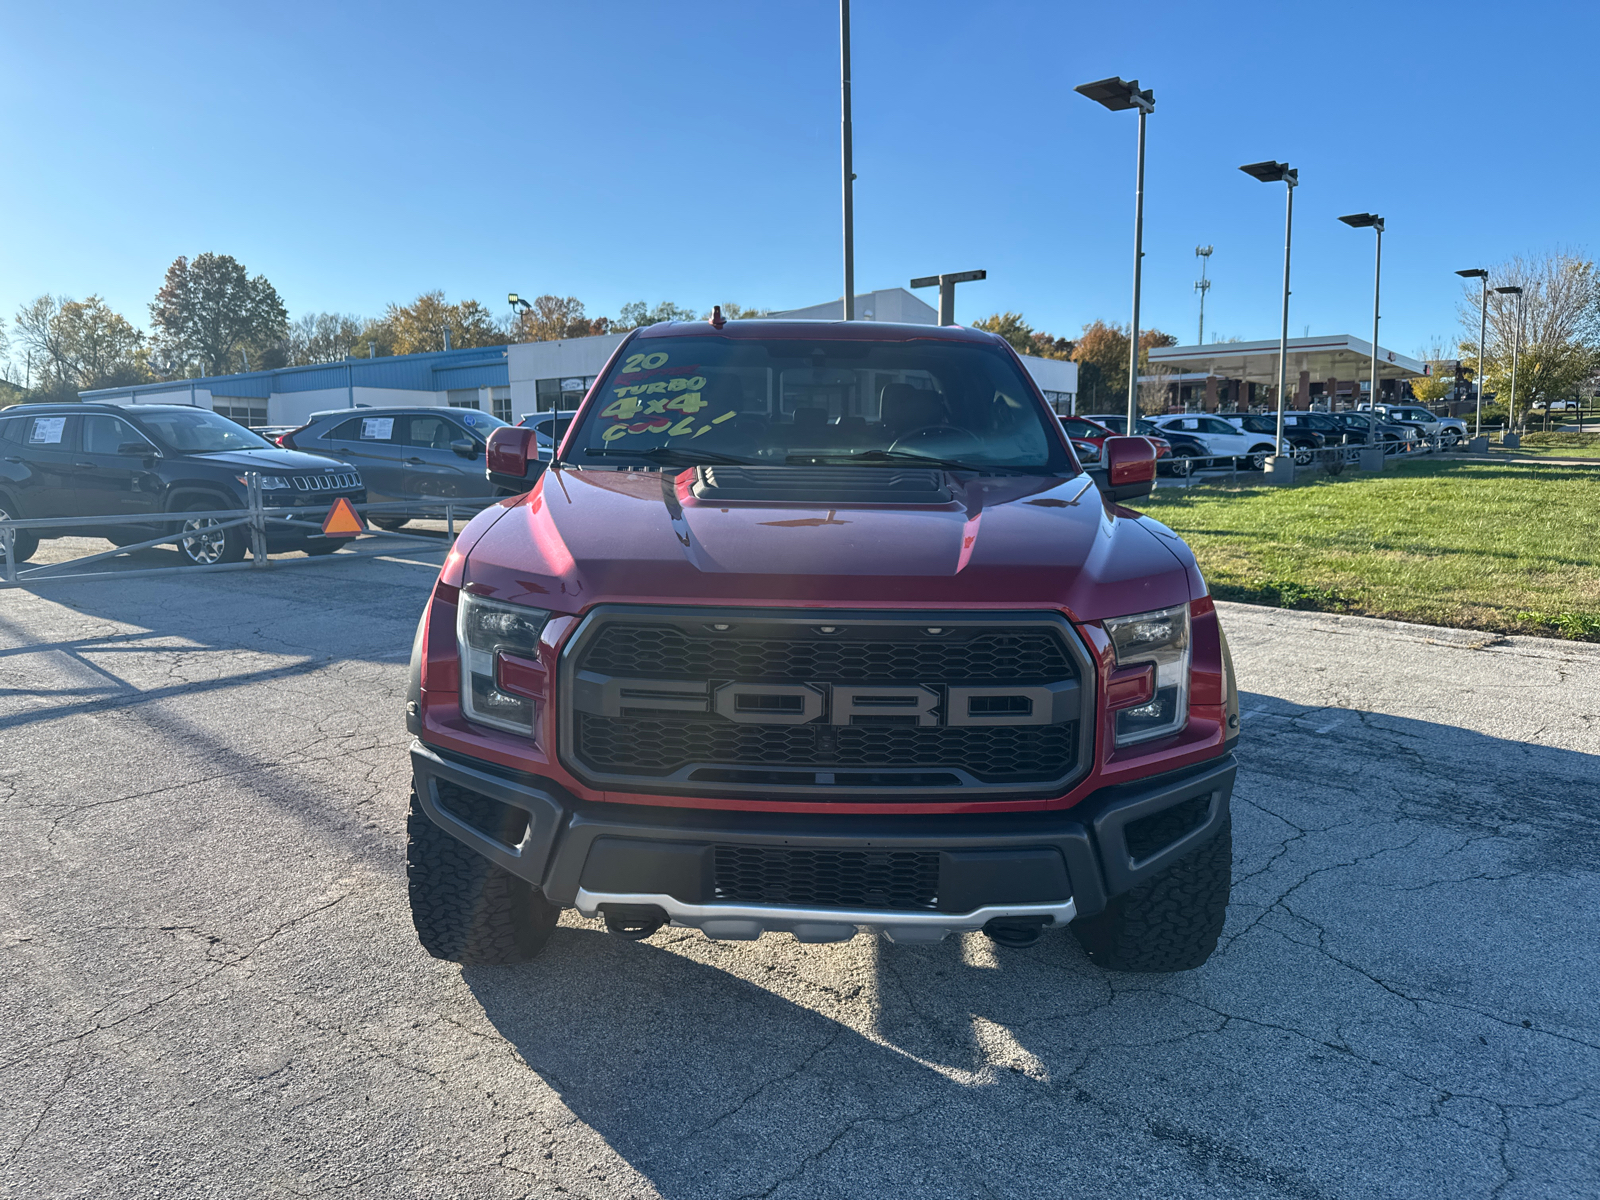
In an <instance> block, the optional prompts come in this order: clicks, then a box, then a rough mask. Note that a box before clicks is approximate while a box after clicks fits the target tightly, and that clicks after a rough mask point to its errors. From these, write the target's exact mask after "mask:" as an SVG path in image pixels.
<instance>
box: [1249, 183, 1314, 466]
mask: <svg viewBox="0 0 1600 1200" xmlns="http://www.w3.org/2000/svg"><path fill="white" fill-rule="evenodd" d="M1239 170H1241V171H1243V172H1244V173H1245V174H1246V175H1248V176H1250V177H1251V178H1252V179H1259V180H1260V181H1261V182H1262V183H1282V184H1287V185H1288V188H1287V190H1288V203H1287V205H1286V206H1285V209H1284V216H1283V326H1282V328H1281V329H1280V331H1279V333H1278V436H1277V443H1276V454H1277V457H1279V458H1282V457H1283V402H1284V398H1285V397H1284V392H1285V391H1286V390H1287V388H1288V386H1289V245H1290V243H1291V241H1292V240H1293V236H1294V189H1295V188H1297V187H1299V186H1300V172H1299V171H1296V170H1294V169H1293V168H1291V167H1290V166H1289V164H1288V163H1281V162H1272V161H1271V160H1268V161H1267V162H1258V163H1246V164H1245V165H1244V166H1242V167H1240V168H1239Z"/></svg>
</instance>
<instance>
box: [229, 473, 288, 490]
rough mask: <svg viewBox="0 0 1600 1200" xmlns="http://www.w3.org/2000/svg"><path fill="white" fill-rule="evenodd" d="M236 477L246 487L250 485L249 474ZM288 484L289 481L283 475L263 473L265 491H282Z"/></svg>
mask: <svg viewBox="0 0 1600 1200" xmlns="http://www.w3.org/2000/svg"><path fill="white" fill-rule="evenodd" d="M234 478H235V479H237V480H238V481H239V482H240V483H242V484H244V485H245V487H249V486H250V477H249V476H248V475H235V476H234ZM288 486H289V481H288V480H287V479H285V478H284V477H283V476H282V475H263V476H262V477H261V490H262V491H263V492H281V491H283V490H284V489H285V488H287V487H288Z"/></svg>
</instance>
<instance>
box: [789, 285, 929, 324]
mask: <svg viewBox="0 0 1600 1200" xmlns="http://www.w3.org/2000/svg"><path fill="white" fill-rule="evenodd" d="M771 315H772V316H773V317H774V318H776V319H777V320H780V321H842V320H844V301H843V300H842V299H841V300H829V301H828V302H827V303H826V304H811V305H807V306H806V307H805V308H791V309H787V310H785V311H783V312H775V313H772V314H771ZM856 320H858V321H895V322H898V323H900V324H904V325H937V324H938V323H939V310H938V309H936V308H934V307H933V306H932V305H929V304H926V303H924V302H923V301H922V300H920V299H918V298H917V297H916V296H913V295H912V294H911V293H910V292H908V291H906V289H905V288H883V289H881V290H879V291H876V292H863V293H862V294H861V295H859V296H857V297H856Z"/></svg>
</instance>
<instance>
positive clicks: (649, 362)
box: [622, 350, 667, 375]
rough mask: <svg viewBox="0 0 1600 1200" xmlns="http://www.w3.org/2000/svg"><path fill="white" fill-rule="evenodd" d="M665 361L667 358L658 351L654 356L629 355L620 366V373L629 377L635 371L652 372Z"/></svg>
mask: <svg viewBox="0 0 1600 1200" xmlns="http://www.w3.org/2000/svg"><path fill="white" fill-rule="evenodd" d="M666 361H667V356H666V355H665V354H663V353H661V352H660V351H659V350H658V351H656V353H654V354H630V355H628V357H627V359H626V360H625V361H624V362H623V364H622V373H623V374H624V375H631V374H633V373H634V372H635V371H654V370H655V369H656V368H657V367H659V366H662V365H663V364H665V363H666Z"/></svg>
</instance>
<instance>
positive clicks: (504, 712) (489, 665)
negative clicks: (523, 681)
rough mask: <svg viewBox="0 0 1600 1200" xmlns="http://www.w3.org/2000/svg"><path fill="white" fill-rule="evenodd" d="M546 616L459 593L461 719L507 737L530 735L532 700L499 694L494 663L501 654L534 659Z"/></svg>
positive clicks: (537, 610)
mask: <svg viewBox="0 0 1600 1200" xmlns="http://www.w3.org/2000/svg"><path fill="white" fill-rule="evenodd" d="M549 620H550V614H549V613H548V612H546V611H545V610H544V609H542V608H524V607H523V606H522V605H520V604H506V603H505V602H503V601H500V600H486V599H484V598H483V597H482V596H474V595H472V594H471V593H470V592H465V591H464V592H462V593H461V600H460V604H459V606H458V608H457V610H456V644H457V646H458V647H459V649H460V652H461V715H462V716H464V717H466V718H467V720H469V721H477V722H479V723H481V724H484V725H492V726H493V727H494V728H496V729H504V730H506V731H508V732H510V733H528V734H531V733H532V732H533V720H534V712H533V701H532V700H529V699H527V698H526V697H523V696H513V695H511V694H509V693H507V692H503V691H501V690H500V687H499V682H498V680H497V678H496V674H495V659H496V657H497V656H498V655H499V654H500V653H501V652H502V651H504V652H505V653H507V654H515V655H518V656H519V657H521V658H530V659H534V660H537V659H538V657H539V635H540V634H541V633H543V632H544V627H545V624H546V623H547V622H548V621H549Z"/></svg>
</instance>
